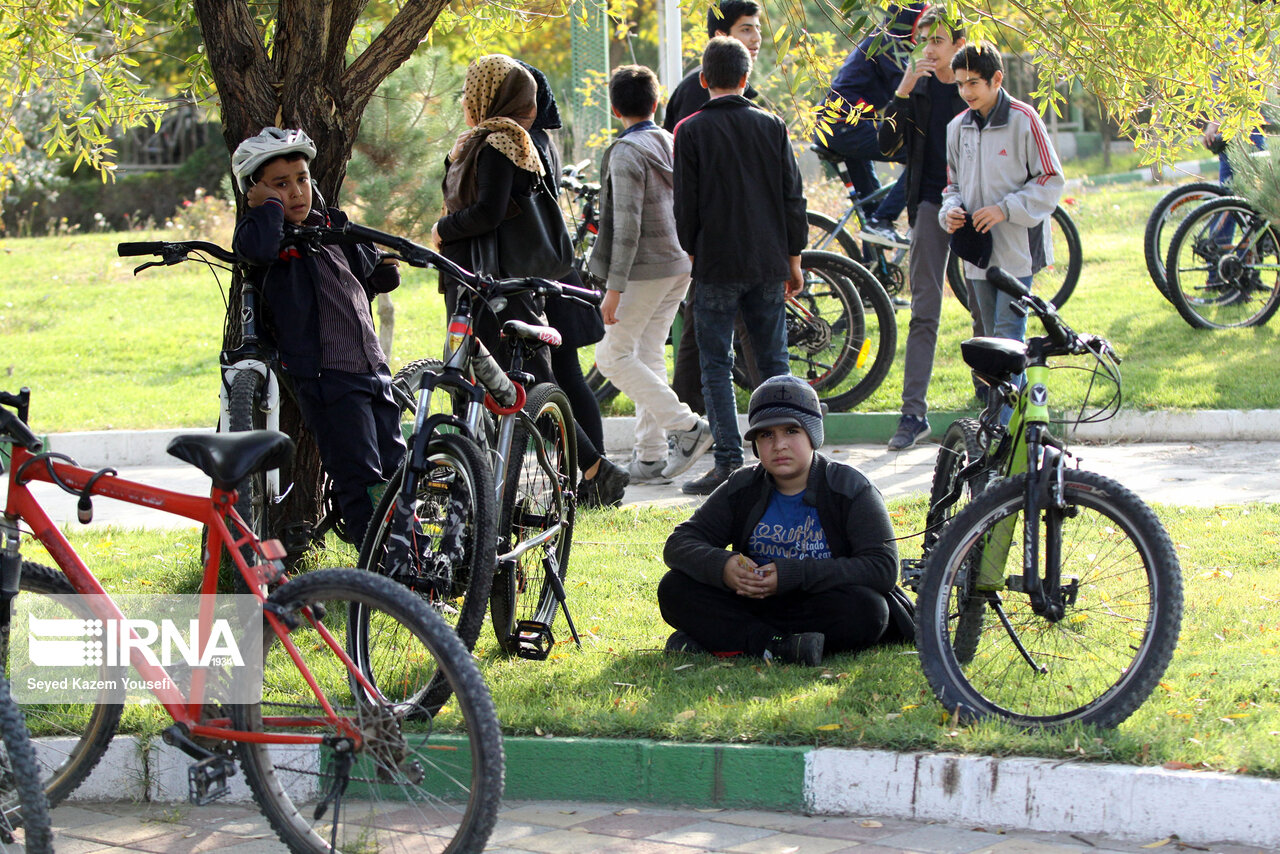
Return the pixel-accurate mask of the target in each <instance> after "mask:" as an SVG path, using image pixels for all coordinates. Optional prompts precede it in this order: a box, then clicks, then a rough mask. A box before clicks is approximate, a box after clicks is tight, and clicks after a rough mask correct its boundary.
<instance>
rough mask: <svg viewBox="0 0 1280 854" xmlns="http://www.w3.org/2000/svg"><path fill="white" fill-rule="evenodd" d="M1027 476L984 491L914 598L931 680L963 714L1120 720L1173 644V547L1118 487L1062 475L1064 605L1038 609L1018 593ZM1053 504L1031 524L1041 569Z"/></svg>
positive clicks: (1178, 603)
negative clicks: (1055, 612) (1038, 534)
mask: <svg viewBox="0 0 1280 854" xmlns="http://www.w3.org/2000/svg"><path fill="white" fill-rule="evenodd" d="M1026 478H1027V475H1026V474H1020V475H1017V476H1015V477H1012V478H1008V479H1007V480H1003V481H1001V482H999V483H997V484H995V485H993V486H991V487H990V488H989V489H987V491H986V492H984V493H983V494H981V495H979V496H977V497H976V498H975V499H974V500H973V501H972V502H971V503H970V504H969V505H968V506H967V507H966V508H965V509H964V510H962V511H961V512H960V513H959V514H958V515H957V516H956V518H955V519H954V520H952V522H951V524H950V525H948V526H947V528H946V529H945V530H944V531H943V534H942V537H941V538H940V539H939V541H938V544H937V546H936V547H935V548H934V550H933V552H932V554H931V555H930V556H929V561H928V564H927V566H926V569H925V578H924V582H923V584H922V586H921V590H920V597H919V599H918V601H917V606H916V614H917V620H918V624H919V630H918V631H917V633H916V634H917V642H918V644H919V648H920V662H921V664H922V665H923V667H924V673H925V676H926V677H927V678H928V680H929V685H930V686H931V687H932V688H933V691H934V694H935V695H937V697H938V699H939V701H940V702H941V703H942V704H943V706H945V707H946V708H947V709H948V710H953V711H956V712H958V713H959V715H960V717H961V718H962V719H964V720H974V719H977V718H983V717H1000V718H1004V719H1005V720H1008V721H1010V722H1011V723H1014V724H1016V725H1018V726H1023V727H1056V726H1064V725H1066V724H1070V723H1081V724H1092V725H1095V726H1101V727H1113V726H1116V725H1118V724H1119V723H1120V722H1121V721H1123V720H1125V719H1126V718H1128V717H1129V715H1131V714H1132V713H1133V712H1134V711H1135V710H1136V709H1137V708H1138V707H1139V706H1140V705H1142V703H1143V701H1145V700H1146V698H1147V697H1148V695H1150V693H1151V691H1152V689H1153V688H1154V687H1155V686H1156V683H1157V682H1158V681H1159V680H1160V677H1161V675H1162V674H1163V673H1164V671H1165V668H1166V667H1167V666H1168V664H1169V660H1170V658H1171V657H1172V655H1173V649H1174V646H1175V645H1176V644H1177V640H1178V629H1179V625H1180V622H1181V619H1182V575H1181V570H1180V568H1179V566H1178V558H1177V555H1176V554H1175V552H1174V548H1173V543H1172V542H1171V541H1170V540H1169V535H1168V534H1167V533H1166V532H1165V530H1164V528H1163V527H1162V526H1161V525H1160V521H1159V520H1158V519H1157V518H1156V516H1155V514H1154V513H1152V512H1151V509H1150V508H1149V507H1147V506H1146V505H1145V504H1143V503H1142V501H1141V500H1140V499H1139V498H1138V497H1137V496H1135V495H1134V494H1133V493H1132V492H1130V491H1129V490H1127V489H1125V488H1124V487H1123V486H1121V485H1120V484H1118V483H1116V482H1114V481H1112V480H1110V479H1108V478H1105V477H1102V476H1101V475H1097V474H1094V473H1093V472H1087V471H1077V470H1066V471H1063V472H1062V481H1061V482H1062V486H1063V499H1064V501H1065V503H1066V508H1065V511H1060V512H1059V513H1058V515H1060V517H1061V518H1060V520H1059V522H1055V523H1054V525H1057V524H1060V526H1061V528H1060V530H1061V550H1060V555H1061V557H1060V564H1059V565H1060V570H1061V579H1062V591H1061V592H1062V597H1063V604H1064V607H1065V614H1064V616H1063V617H1062V619H1059V620H1056V621H1054V620H1050V619H1047V618H1045V617H1042V616H1039V615H1037V614H1036V613H1035V612H1034V611H1033V609H1032V607H1031V604H1030V601H1029V599H1028V596H1027V595H1026V594H1025V593H1023V592H1022V591H1021V579H1022V576H1023V566H1022V543H1023V540H1022V536H1023V525H1024V523H1025V519H1024V516H1023V513H1022V509H1023V500H1024V497H1025V496H1024V492H1025V490H1026ZM1050 514H1051V511H1048V510H1046V511H1045V512H1044V513H1043V514H1042V518H1041V519H1038V520H1036V524H1038V525H1041V526H1042V548H1041V554H1040V556H1039V560H1040V564H1041V565H1040V569H1039V572H1040V574H1041V577H1042V578H1043V576H1044V572H1045V566H1044V564H1045V552H1046V551H1047V548H1046V545H1047V541H1048V536H1049V535H1048V531H1050V530H1051V529H1052V527H1053V526H1051V525H1049V524H1048V520H1049V518H1050ZM979 575H981V576H982V577H981V578H979V577H977V576H979ZM993 577H994V578H998V579H999V581H998V582H995V583H993V582H991V579H992V578H993ZM984 588H989V589H984ZM974 600H977V603H978V604H976V605H975V601H974ZM966 620H968V621H969V624H968V627H967V628H965V621H966ZM970 632H971V633H972V635H973V637H972V639H971V640H970V639H968V638H966V637H965V634H966V633H970ZM970 644H971V646H972V649H969V648H967V647H968V645H970ZM1020 645H1021V647H1023V648H1025V654H1024V651H1023V650H1022V649H1020V648H1019V646H1020ZM1031 662H1034V666H1033V665H1032V663H1031Z"/></svg>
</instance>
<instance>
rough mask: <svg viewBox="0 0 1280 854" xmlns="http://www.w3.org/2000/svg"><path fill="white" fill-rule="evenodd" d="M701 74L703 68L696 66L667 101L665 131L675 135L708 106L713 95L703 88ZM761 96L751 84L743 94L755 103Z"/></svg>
mask: <svg viewBox="0 0 1280 854" xmlns="http://www.w3.org/2000/svg"><path fill="white" fill-rule="evenodd" d="M701 74H702V66H701V65H698V66H694V69H693V70H692V71H690V72H689V73H688V74H686V75H685V76H684V79H683V80H681V81H680V82H679V83H678V84H677V85H676V88H675V89H674V90H672V92H671V97H670V98H668V99H667V108H666V110H665V111H664V112H663V114H662V115H663V119H662V129H663V130H665V131H667V132H668V133H675V132H676V125H678V124H680V123H681V122H682V121H684V120H685V119H687V118H689V116H692V115H693V114H694V113H696V112H698V110H701V109H702V108H703V107H705V106H706V105H707V101H709V100H710V99H711V93H709V92H708V91H707V90H706V89H703V88H702V81H701V80H700V79H699V76H700V75H701ZM759 94H760V93H759V92H757V91H756V90H755V89H752V88H751V84H750V83H748V84H747V88H746V90H745V91H744V92H743V93H742V95H743V97H745V98H747V99H748V100H751V101H754V100H755V99H756V97H757V96H758V95H759Z"/></svg>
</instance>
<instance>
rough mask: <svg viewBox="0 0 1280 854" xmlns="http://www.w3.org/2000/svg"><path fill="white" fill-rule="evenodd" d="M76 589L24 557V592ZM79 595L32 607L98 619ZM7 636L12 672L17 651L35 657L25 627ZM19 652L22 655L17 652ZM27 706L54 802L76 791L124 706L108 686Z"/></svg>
mask: <svg viewBox="0 0 1280 854" xmlns="http://www.w3.org/2000/svg"><path fill="white" fill-rule="evenodd" d="M75 592H76V591H75V589H74V588H73V587H72V586H71V582H70V581H68V580H67V577H66V576H65V575H63V574H62V573H61V572H59V571H57V570H55V569H51V568H50V567H47V566H42V565H41V564H38V563H32V562H31V561H23V562H22V580H21V582H20V583H19V596H31V595H36V596H41V597H47V596H52V595H60V596H73V595H74V594H75ZM77 601H78V600H75V599H62V600H59V602H61V603H63V604H55V603H54V601H53V600H51V599H46V600H45V601H43V602H41V603H39V604H38V605H37V604H32V606H31V607H32V610H33V611H35V610H36V609H37V608H39V609H40V610H39V613H40V614H41V615H42V616H45V617H49V618H55V619H81V620H88V619H94V615H93V613H92V612H91V611H89V609H88V608H83V607H82V608H77V607H76V606H75V604H74V603H76V602H77ZM46 609H47V610H46ZM5 640H6V641H7V643H8V648H7V649H4V650H3V651H2V652H3V655H4V662H5V668H6V676H8V675H9V660H10V656H11V655H12V656H15V660H23V661H29V660H30V658H29V657H26V656H27V644H28V643H29V641H30V639H29V637H28V634H27V632H25V631H24V632H11V634H10V637H9V638H7V639H5ZM18 656H23V657H22V658H17V657H18ZM124 674H125V671H124V669H122V668H119V667H108V666H107V665H105V664H103V665H101V666H100V668H99V674H98V678H99V679H100V680H101V681H103V682H110V683H113V684H117V683H119V682H120V680H121V679H122V678H123V676H124ZM23 711H24V713H25V715H26V721H27V728H28V729H29V730H30V732H31V735H33V736H35V737H37V738H40V739H42V742H41V746H40V753H39V764H40V778H41V779H42V780H43V781H44V790H45V797H46V798H47V799H48V802H49V805H50V806H51V807H53V806H57V805H58V804H59V803H61V802H62V801H63V799H65V798H66V797H67V795H70V794H71V793H72V792H73V791H75V789H76V787H77V786H79V785H80V784H81V783H82V782H84V779H85V778H86V777H88V776H89V772H90V771H92V770H93V769H94V768H95V767H96V766H97V764H98V760H100V759H101V758H102V755H103V754H104V753H106V751H107V746H108V745H109V744H110V743H111V739H112V737H113V736H114V735H115V733H116V727H117V726H119V724H120V715H121V714H122V713H123V711H124V706H123V705H122V703H121V702H120V698H119V697H117V696H115V695H114V694H112V693H111V692H108V691H105V690H104V691H102V692H100V693H99V694H98V697H97V699H96V701H95V702H90V703H48V704H43V703H42V704H38V705H36V704H27V705H25V707H24V709H23Z"/></svg>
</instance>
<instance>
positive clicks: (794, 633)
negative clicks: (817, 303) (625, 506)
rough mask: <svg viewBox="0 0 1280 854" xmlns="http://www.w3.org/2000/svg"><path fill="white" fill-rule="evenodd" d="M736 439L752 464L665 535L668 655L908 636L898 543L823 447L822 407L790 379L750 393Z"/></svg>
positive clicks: (861, 485) (871, 500) (858, 476)
mask: <svg viewBox="0 0 1280 854" xmlns="http://www.w3.org/2000/svg"><path fill="white" fill-rule="evenodd" d="M748 413H749V414H748V418H749V422H748V429H747V432H746V438H747V439H748V440H750V442H751V446H752V449H753V450H754V451H755V454H756V457H757V458H758V459H759V460H760V464H759V465H756V466H751V467H748V468H742V469H739V470H737V471H735V472H734V473H733V474H732V475H730V476H729V479H728V480H726V481H725V482H724V483H722V484H721V485H720V486H719V487H718V488H717V489H716V490H715V492H713V493H712V494H711V495H710V496H709V497H708V498H707V500H706V502H705V503H704V504H703V505H702V506H701V507H699V508H698V509H697V510H696V511H695V512H694V514H693V516H692V517H691V518H690V519H689V520H688V521H686V522H683V523H682V524H680V525H678V526H677V527H676V529H675V530H674V531H673V532H672V533H671V536H670V537H668V538H667V544H666V548H665V550H664V551H663V559H664V560H665V561H666V564H667V566H668V567H670V569H671V571H670V572H668V573H667V574H666V575H665V576H663V578H662V581H661V582H659V584H658V605H659V607H660V608H661V609H662V618H663V619H664V620H666V621H667V623H669V624H670V625H671V626H672V627H673V628H675V629H676V631H675V633H674V634H672V635H671V637H670V638H668V640H667V645H666V649H667V651H668V652H714V653H716V654H720V655H725V654H735V653H742V654H745V655H750V656H760V655H763V656H764V657H765V658H777V659H778V660H780V661H786V662H793V663H799V664H807V665H810V666H813V665H818V664H821V663H822V657H823V655H824V653H827V654H829V653H833V652H856V651H858V650H861V649H866V648H867V647H870V646H874V645H875V644H878V643H884V642H889V641H900V640H911V639H912V637H913V636H914V635H913V628H912V622H911V613H910V603H909V600H907V599H906V598H905V595H904V594H902V593H901V591H899V590H897V588H896V582H897V577H898V550H897V547H896V546H895V545H894V534H893V526H892V525H891V524H890V522H889V512H888V510H887V509H886V508H885V505H884V499H883V498H882V497H881V495H880V492H879V490H877V489H876V488H875V486H874V485H872V483H871V481H870V480H868V479H867V477H866V475H864V474H863V473H862V472H860V471H858V469H856V468H854V467H853V466H851V465H848V464H846V463H840V462H836V461H834V460H832V459H829V458H828V457H825V456H823V455H822V454H819V453H816V450H817V449H818V448H820V447H822V440H823V428H822V405H821V404H820V403H819V402H818V395H817V393H816V392H814V390H813V387H812V386H810V385H809V384H808V383H807V382H805V381H804V380H802V379H800V378H799V377H794V376H789V375H785V376H778V377H773V378H771V379H768V380H765V381H764V382H763V383H761V384H760V386H759V388H757V389H756V390H755V392H754V393H753V394H752V395H751V403H750V405H749V409H748Z"/></svg>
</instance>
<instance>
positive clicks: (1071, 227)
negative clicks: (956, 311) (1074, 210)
mask: <svg viewBox="0 0 1280 854" xmlns="http://www.w3.org/2000/svg"><path fill="white" fill-rule="evenodd" d="M1045 225H1046V226H1047V227H1048V228H1049V237H1050V240H1051V241H1052V244H1053V263H1052V264H1050V265H1049V266H1048V267H1045V268H1044V269H1042V270H1040V271H1039V272H1037V273H1036V274H1035V288H1036V293H1038V294H1052V296H1050V297H1049V302H1051V303H1053V304H1054V305H1055V306H1056V307H1058V308H1062V307H1063V306H1064V305H1066V302H1067V300H1068V299H1070V298H1071V294H1073V293H1075V289H1076V284H1077V283H1078V282H1079V281H1080V270H1081V269H1082V268H1083V266H1084V252H1083V250H1082V249H1081V246H1080V231H1079V229H1077V228H1076V224H1075V221H1074V220H1072V219H1071V214H1069V213H1067V212H1066V210H1065V209H1064V208H1062V207H1061V206H1059V207H1056V208H1054V209H1053V214H1052V215H1051V216H1050V217H1049V219H1048V220H1046V221H1045ZM947 284H949V285H951V292H952V293H954V294H955V295H956V299H957V300H959V301H960V304H961V305H962V306H964V307H965V308H968V307H969V291H968V289H967V288H966V287H965V284H964V265H963V264H961V263H960V258H959V257H958V256H957V255H956V254H955V253H954V252H952V253H951V256H950V257H949V258H948V259H947Z"/></svg>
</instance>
